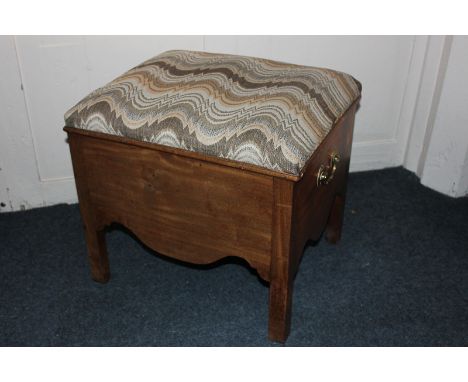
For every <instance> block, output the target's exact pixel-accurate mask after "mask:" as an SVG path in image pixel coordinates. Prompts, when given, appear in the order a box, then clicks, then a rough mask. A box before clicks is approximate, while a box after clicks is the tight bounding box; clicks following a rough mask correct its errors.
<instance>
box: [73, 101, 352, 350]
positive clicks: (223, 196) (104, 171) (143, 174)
mask: <svg viewBox="0 0 468 382" xmlns="http://www.w3.org/2000/svg"><path fill="white" fill-rule="evenodd" d="M357 102H358V101H356V102H355V103H354V104H353V105H352V106H351V107H350V108H349V109H348V111H347V112H346V113H345V114H344V115H343V116H342V117H341V118H340V120H339V121H338V122H337V123H336V124H335V126H334V128H333V129H332V130H331V132H330V133H329V134H328V136H327V137H326V138H325V140H324V141H323V142H322V144H321V145H320V146H319V147H318V148H317V150H316V151H315V152H314V154H313V156H312V157H311V158H310V160H309V162H308V163H307V165H306V167H305V169H306V170H305V172H304V174H303V176H301V177H298V176H292V175H287V174H281V173H277V172H274V171H270V170H267V169H264V168H261V167H257V166H254V165H249V164H242V163H239V162H235V161H231V160H225V159H220V158H214V157H210V156H206V155H202V154H198V153H193V152H189V151H185V150H181V149H175V148H170V147H166V146H161V145H156V144H151V143H145V142H140V141H135V140H130V139H127V138H123V137H117V136H113V135H108V134H101V133H95V132H90V131H86V130H81V129H77V128H70V127H65V128H64V130H65V131H66V132H67V133H68V139H69V144H70V151H71V156H72V161H73V170H74V174H75V181H76V187H77V192H78V198H79V203H80V210H81V215H82V220H83V223H84V231H85V236H86V243H87V248H88V258H89V262H90V267H91V274H92V278H93V279H94V280H96V281H98V282H102V283H104V282H107V281H108V280H109V277H110V272H109V261H108V256H107V251H106V245H105V238H104V232H105V228H106V227H107V226H109V225H110V224H112V223H113V222H117V223H120V224H122V225H124V226H126V227H127V228H128V229H130V230H131V231H132V232H133V233H134V234H135V235H136V236H137V237H139V238H140V239H141V240H142V241H143V242H144V243H145V244H146V245H148V246H149V247H150V248H152V249H154V250H155V251H157V252H159V253H161V254H164V255H166V256H169V257H173V258H176V259H179V260H183V261H187V262H190V263H195V264H207V263H212V262H214V261H216V260H218V259H221V258H223V257H226V256H239V257H241V258H243V259H245V260H246V261H247V262H248V263H249V264H250V265H251V266H252V267H253V268H255V269H256V270H257V272H258V274H259V276H260V277H261V278H262V279H264V280H265V281H267V282H269V283H270V303H269V304H270V306H269V330H268V333H269V338H270V339H271V340H274V341H279V342H284V341H286V339H287V337H288V335H289V331H290V322H291V303H292V292H293V280H294V277H295V274H296V272H297V270H298V267H299V262H300V259H301V257H302V253H303V249H304V246H305V245H306V243H307V241H308V240H314V241H316V240H318V239H319V238H320V235H321V234H322V232H324V231H325V234H326V237H327V239H328V240H329V241H330V242H332V243H336V242H337V241H338V240H339V239H340V235H341V226H342V221H343V209H344V201H345V195H346V183H347V176H348V169H349V158H350V154H351V143H352V136H353V127H354V115H355V111H356V107H357ZM331 153H338V154H339V156H340V159H341V160H340V163H339V165H338V167H337V170H336V174H335V176H334V179H333V181H331V182H330V183H329V184H326V185H318V184H317V173H318V171H319V168H320V166H321V165H326V164H327V163H328V161H329V156H330V154H331Z"/></svg>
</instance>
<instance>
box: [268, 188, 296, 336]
mask: <svg viewBox="0 0 468 382" xmlns="http://www.w3.org/2000/svg"><path fill="white" fill-rule="evenodd" d="M292 211H293V183H292V182H290V181H287V180H282V179H274V208H273V227H272V250H271V264H270V313H269V325H268V337H269V338H270V340H272V341H278V342H285V341H286V339H287V338H288V335H289V330H290V327H291V305H292V294H293V279H294V274H295V272H294V271H293V265H292V264H293V259H292V255H293V249H292V248H293V245H292V243H293V238H292V233H293V230H292V225H293V224H292V223H293V222H292Z"/></svg>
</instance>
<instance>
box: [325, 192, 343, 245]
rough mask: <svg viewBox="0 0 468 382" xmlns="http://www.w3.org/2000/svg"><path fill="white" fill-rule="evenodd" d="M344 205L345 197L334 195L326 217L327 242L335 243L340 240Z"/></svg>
mask: <svg viewBox="0 0 468 382" xmlns="http://www.w3.org/2000/svg"><path fill="white" fill-rule="evenodd" d="M344 207H345V197H344V196H342V195H339V194H338V195H336V196H335V200H334V201H333V205H332V209H331V212H330V216H329V218H328V223H327V227H326V229H325V237H326V239H327V241H328V242H329V243H332V244H336V243H338V241H340V238H341V229H342V227H343V216H344Z"/></svg>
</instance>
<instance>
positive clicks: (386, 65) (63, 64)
mask: <svg viewBox="0 0 468 382" xmlns="http://www.w3.org/2000/svg"><path fill="white" fill-rule="evenodd" d="M437 42H438V43H439V45H437ZM463 43H464V42H462V45H463ZM445 46H446V44H445V40H444V38H439V40H437V38H428V37H427V36H416V37H415V36H344V37H339V36H335V37H327V36H320V37H319V36H151V37H141V36H140V37H138V36H132V37H119V36H106V37H92V36H87V37H78V36H71V37H70V36H65V37H61V36H53V37H52V36H49V37H39V36H20V37H11V36H0V54H1V57H2V65H1V66H0V105H1V106H0V108H1V113H0V134H1V140H0V168H1V170H0V201H1V202H4V203H5V207H3V208H2V207H0V211H6V210H16V209H20V208H23V207H24V208H30V207H37V206H42V205H48V204H53V203H59V202H76V193H75V188H74V182H73V173H72V167H71V162H70V156H69V151H68V145H67V144H66V142H65V139H66V135H65V134H64V133H63V131H62V130H61V129H62V127H63V114H64V112H65V111H66V110H67V109H68V108H69V107H71V106H72V105H73V104H75V103H76V102H77V101H79V100H80V99H81V98H82V97H83V96H85V95H86V94H87V93H89V92H90V91H91V90H93V89H95V88H96V87H98V86H101V85H103V84H105V83H106V82H108V81H110V80H111V79H113V78H114V77H115V76H117V75H119V74H121V73H122V72H123V71H125V70H127V69H129V68H130V67H132V66H134V65H137V64H138V63H140V62H142V61H143V60H145V59H147V58H149V57H152V56H154V55H156V54H158V53H160V52H162V51H164V50H168V49H178V48H181V49H196V50H207V51H214V52H228V53H239V54H247V55H253V56H261V57H266V58H272V59H278V60H283V61H288V62H294V63H300V64H306V65H314V66H325V67H330V68H334V69H338V70H342V71H345V72H348V73H350V74H352V75H354V76H355V77H356V78H357V79H359V80H360V81H361V82H362V84H363V97H362V101H361V108H360V110H359V111H358V114H357V119H356V130H355V137H354V144H353V153H352V160H351V170H352V171H356V170H368V169H377V168H384V167H392V166H398V165H401V164H403V163H405V164H407V163H409V164H408V165H407V167H408V168H411V163H415V162H418V163H419V161H420V157H421V155H420V152H422V151H424V150H422V149H421V150H420V149H419V148H418V147H419V146H418V144H419V143H418V142H419V140H418V136H423V137H426V136H427V125H428V124H427V123H426V121H425V120H424V118H423V117H419V116H420V115H425V114H424V113H421V112H420V111H421V110H422V111H425V112H427V110H433V108H431V105H432V103H431V102H430V101H432V99H433V98H434V97H428V96H427V95H426V94H428V93H427V92H426V91H425V89H426V88H428V89H432V90H433V89H434V88H435V87H437V83H438V82H437V78H438V76H437V75H438V73H439V72H438V70H439V66H440V65H439V64H438V63H440V61H441V60H440V57H441V55H442V53H443V52H444V47H445ZM460 49H461V48H460ZM461 50H462V49H461ZM434 62H435V63H436V64H433V63H434ZM461 69H462V65H458V66H457V65H454V68H453V70H452V71H454V72H457V71H459V70H461ZM447 78H449V76H447ZM423 85H424V86H423ZM439 87H440V86H439ZM446 92H449V91H446ZM442 93H443V92H442ZM442 93H441V94H442ZM431 94H432V93H431ZM444 94H445V93H443V94H442V98H441V99H444ZM436 98H437V97H436ZM442 104H443V103H442V102H441V107H442ZM428 105H429V106H428ZM449 106H450V104H449V103H448V104H447V106H446V107H445V109H443V110H445V111H444V115H447V116H448V115H450V113H452V110H451V109H450V108H449ZM418 118H419V119H418ZM445 119H447V118H445ZM445 119H442V120H440V122H436V123H435V124H434V127H435V128H434V129H433V132H434V133H435V132H436V131H437V126H439V125H440V126H441V125H442V124H443V123H445V122H444V121H445ZM437 121H439V120H437ZM449 122H450V123H452V122H453V121H452V120H451V121H449ZM418 123H419V126H420V129H419V130H418V129H412V126H415V125H417V124H418ZM414 131H416V133H415V132H414ZM418 134H419V135H418ZM434 137H435V136H434ZM430 141H432V140H430ZM407 147H409V148H408V149H407ZM429 152H432V151H431V150H429ZM464 160H466V161H468V158H465V157H464ZM413 171H415V170H414V169H413ZM428 174H429V173H428ZM465 178H466V179H468V174H467V175H466V176H465ZM465 178H464V179H465ZM466 182H468V180H467V181H466Z"/></svg>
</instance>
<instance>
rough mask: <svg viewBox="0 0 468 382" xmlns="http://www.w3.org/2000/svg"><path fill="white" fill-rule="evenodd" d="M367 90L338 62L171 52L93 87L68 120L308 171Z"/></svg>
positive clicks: (289, 171)
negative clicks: (337, 67)
mask: <svg viewBox="0 0 468 382" xmlns="http://www.w3.org/2000/svg"><path fill="white" fill-rule="evenodd" d="M360 92H361V85H360V83H359V82H358V81H356V80H355V79H354V78H353V77H351V76H350V75H348V74H345V73H341V72H337V71H334V70H330V69H324V68H314V67H307V66H300V65H294V64H287V63H282V62H277V61H271V60H266V59H260V58H253V57H245V56H235V55H227V54H213V53H205V52H193V51H185V50H173V51H168V52H164V53H162V54H160V55H158V56H156V57H154V58H152V59H150V60H148V61H145V62H144V63H142V64H141V65H138V66H136V67H135V68H133V69H131V70H129V71H128V72H126V73H124V74H123V75H121V76H120V77H118V78H116V79H115V80H113V81H112V82H110V83H109V84H107V85H105V86H103V87H102V88H99V89H97V90H95V91H94V92H92V93H91V94H89V95H88V96H87V97H85V98H84V99H83V100H81V101H80V102H79V103H78V104H77V105H76V106H74V107H73V108H71V109H70V110H69V111H68V112H67V113H66V114H65V124H66V126H68V127H75V128H80V129H86V130H91V131H97V132H101V133H107V134H113V135H118V136H124V137H128V138H130V139H135V140H141V141H145V142H153V143H157V144H160V145H166V146H171V147H175V148H180V149H184V150H190V151H194V152H198V153H203V154H206V155H210V156H215V157H218V158H226V159H230V160H234V161H239V162H243V163H250V164H254V165H258V166H261V167H264V168H267V169H270V170H273V171H277V172H282V173H287V174H292V175H301V174H302V171H303V168H304V165H305V164H306V162H307V160H308V159H309V158H310V157H311V155H312V154H313V152H314V151H315V149H316V148H317V147H318V145H319V144H320V143H321V142H322V140H323V139H324V138H325V137H326V135H327V134H328V133H329V131H330V130H331V128H332V127H333V125H334V123H335V122H336V120H337V119H338V118H340V116H342V115H343V114H344V113H345V112H346V110H347V109H348V108H349V107H350V106H351V104H352V103H353V102H354V101H355V100H356V99H357V98H359V96H360Z"/></svg>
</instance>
